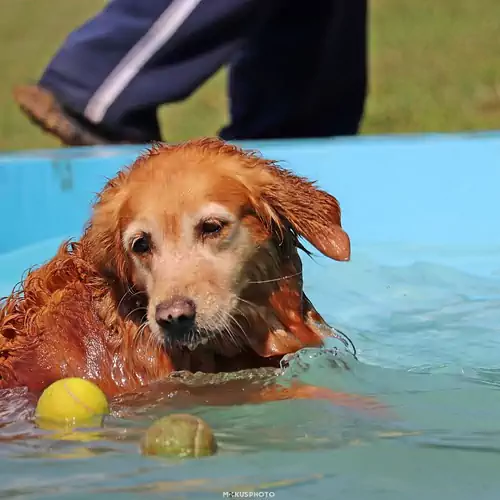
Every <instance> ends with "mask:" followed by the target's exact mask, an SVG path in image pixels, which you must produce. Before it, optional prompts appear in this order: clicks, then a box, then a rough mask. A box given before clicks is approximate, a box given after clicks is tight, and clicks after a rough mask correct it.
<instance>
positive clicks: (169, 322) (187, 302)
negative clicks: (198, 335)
mask: <svg viewBox="0 0 500 500" xmlns="http://www.w3.org/2000/svg"><path fill="white" fill-rule="evenodd" d="M195 318H196V305H195V303H194V302H193V301H192V300H191V299H188V298H185V297H177V298H175V299H173V300H171V301H168V302H162V303H161V304H158V306H157V307H156V317H155V319H156V322H157V323H158V325H159V326H160V327H161V328H163V329H164V330H165V331H166V332H168V333H171V334H174V335H182V334H185V333H188V332H189V330H191V328H193V326H194V321H195Z"/></svg>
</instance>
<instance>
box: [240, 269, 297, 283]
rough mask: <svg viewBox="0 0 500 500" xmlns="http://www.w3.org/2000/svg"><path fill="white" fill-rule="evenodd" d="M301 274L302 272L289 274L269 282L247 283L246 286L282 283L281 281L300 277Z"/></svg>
mask: <svg viewBox="0 0 500 500" xmlns="http://www.w3.org/2000/svg"><path fill="white" fill-rule="evenodd" d="M301 274H302V271H299V272H298V273H295V274H290V275H288V276H281V277H280V278H273V279H269V280H260V281H249V282H248V284H249V285H258V284H261V283H273V282H275V281H282V280H287V279H290V278H295V277H296V276H300V275H301Z"/></svg>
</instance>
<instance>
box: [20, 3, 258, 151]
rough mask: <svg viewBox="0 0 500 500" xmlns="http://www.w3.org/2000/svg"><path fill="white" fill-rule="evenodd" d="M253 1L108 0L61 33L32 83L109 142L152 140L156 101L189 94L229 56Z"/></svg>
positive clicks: (155, 129)
mask: <svg viewBox="0 0 500 500" xmlns="http://www.w3.org/2000/svg"><path fill="white" fill-rule="evenodd" d="M256 3H257V2H256V0H217V1H216V2H215V1H213V0H148V1H137V0H112V1H111V2H110V3H109V4H108V5H107V6H106V8H105V9H104V10H103V11H101V12H100V13H98V14H97V15H96V16H95V17H94V18H92V19H91V20H89V21H88V22H87V23H85V24H84V25H83V26H81V27H80V28H79V29H77V30H76V31H74V32H73V33H71V34H70V35H69V36H68V38H67V39H66V41H65V43H64V44H63V46H62V47H61V49H60V50H59V52H58V53H57V54H56V56H55V57H54V58H53V60H52V61H51V62H50V64H49V65H48V67H47V68H46V70H45V72H44V74H43V76H42V77H41V79H40V82H39V87H41V88H42V89H44V90H47V91H49V92H50V93H51V94H52V95H53V96H54V98H55V100H56V101H57V103H58V104H60V105H61V108H62V109H63V110H64V112H65V113H67V114H68V115H69V116H70V117H71V118H72V119H74V120H77V121H78V122H79V123H80V124H82V125H83V126H84V127H87V128H89V129H90V130H91V131H92V132H95V133H96V134H97V135H98V136H99V135H100V136H102V137H106V138H108V139H110V141H111V142H114V141H120V140H124V141H131V142H149V141H153V140H159V139H160V131H159V126H158V122H157V117H156V112H157V107H158V106H159V105H161V104H164V103H169V102H174V101H177V100H180V99H184V98H185V97H187V96H189V95H190V94H191V93H192V92H193V91H194V90H195V89H196V88H197V87H198V86H199V85H201V84H202V83H203V82H204V81H205V80H206V79H207V78H208V77H210V76H211V75H212V74H213V73H214V72H215V71H217V70H218V69H219V68H220V67H221V65H222V64H224V63H225V62H226V61H227V60H228V59H229V57H230V55H231V54H232V53H233V52H234V51H235V50H236V49H237V48H238V45H239V43H240V41H241V39H242V37H243V36H244V35H245V32H246V29H247V26H248V25H249V24H250V23H251V20H252V18H253V17H254V11H255V4H256ZM249 20H250V22H249ZM28 97H29V99H31V100H30V101H29V102H28V105H29V106H32V105H33V102H36V96H34V95H30V96H28ZM18 100H19V99H18ZM34 118H35V119H38V118H39V117H38V116H34ZM38 121H40V120H38ZM42 125H44V124H42ZM52 132H53V131H52Z"/></svg>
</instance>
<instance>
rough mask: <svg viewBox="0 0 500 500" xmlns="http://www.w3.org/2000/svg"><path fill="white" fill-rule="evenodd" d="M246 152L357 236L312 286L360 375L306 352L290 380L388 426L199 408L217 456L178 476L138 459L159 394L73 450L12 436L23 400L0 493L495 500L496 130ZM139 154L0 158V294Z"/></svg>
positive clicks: (303, 411) (333, 416) (8, 428)
mask: <svg viewBox="0 0 500 500" xmlns="http://www.w3.org/2000/svg"><path fill="white" fill-rule="evenodd" d="M245 146H248V147H252V148H258V149H260V150H261V151H262V153H263V154H264V155H265V156H267V157H270V158H273V159H277V160H282V162H283V164H284V166H288V167H289V168H292V169H294V170H295V171H297V172H298V173H301V174H303V175H307V176H309V177H311V178H315V179H318V180H319V183H320V185H321V186H322V187H324V188H325V189H327V190H328V191H331V192H332V193H333V194H334V195H335V196H336V197H337V198H338V199H339V201H340V203H341V206H342V209H343V225H344V227H345V229H346V230H347V231H348V232H349V234H350V236H351V240H352V248H353V255H352V260H351V262H349V263H337V262H332V261H328V260H327V259H326V258H323V257H319V256H317V255H315V257H314V259H308V258H305V259H304V264H305V283H306V291H307V292H308V294H309V295H310V296H311V298H312V301H313V303H314V304H315V305H316V306H317V308H318V310H319V311H320V312H321V313H322V314H323V315H324V316H325V317H326V319H327V320H328V321H329V322H330V323H332V324H334V325H335V326H337V327H339V328H340V329H341V330H342V331H345V332H346V333H347V334H348V335H349V336H350V337H351V338H352V340H353V341H354V343H355V345H356V347H357V350H358V357H359V361H358V362H354V361H353V360H350V359H348V361H347V362H348V364H349V367H350V370H345V369H342V368H340V367H339V366H338V365H336V364H335V362H334V361H335V360H334V359H332V358H331V356H330V355H329V354H328V353H319V352H317V351H305V352H304V353H302V354H301V356H300V358H301V360H302V361H304V362H303V363H298V362H292V365H291V367H290V370H292V371H293V370H294V371H295V372H297V373H299V375H300V376H301V377H302V378H303V379H304V380H306V381H309V382H313V383H318V384H320V385H324V386H328V387H331V388H333V389H339V390H344V391H352V392H356V393H361V394H370V395H374V396H376V397H377V398H379V399H380V400H382V401H384V402H385V403H386V404H388V405H390V407H391V408H392V409H393V413H394V415H395V417H394V418H390V419H375V418H369V417H367V416H362V415H358V414H353V413H350V412H346V411H345V410H342V409H336V408H332V407H331V406H329V405H327V404H325V403H323V402H311V401H294V402H280V403H272V404H267V405H260V406H242V407H232V408H214V407H203V406H200V407H198V408H195V409H194V410H193V411H192V413H196V414H198V415H200V416H202V417H203V418H205V419H206V420H207V421H208V422H209V423H210V424H211V425H212V426H213V427H214V429H215V431H216V434H217V437H218V440H219V442H220V444H221V451H220V453H219V454H218V455H217V456H215V457H212V458H208V459H203V460H191V461H185V462H172V461H166V460H154V459H149V458H144V457H142V456H140V454H139V453H138V450H137V443H138V438H139V436H140V435H141V433H142V431H143V430H144V428H145V427H146V426H147V425H148V424H149V423H150V422H151V420H152V419H153V418H156V417H159V416H161V415H164V414H166V413H168V412H169V401H168V398H167V397H166V396H165V397H158V395H156V396H155V398H154V399H150V400H147V397H146V401H145V403H144V404H143V405H141V406H140V407H137V405H135V406H134V408H135V409H133V408H130V409H128V411H126V409H125V410H123V407H119V406H118V407H115V408H118V409H120V408H121V413H117V415H116V416H115V417H114V418H112V419H110V421H109V422H108V423H107V425H106V428H105V430H104V432H103V433H102V435H101V436H100V438H99V439H95V440H87V441H86V440H84V439H82V440H81V441H76V442H75V441H49V440H42V439H39V438H38V436H37V435H36V433H34V431H33V428H32V426H31V424H30V423H29V422H25V421H22V420H16V421H14V422H12V421H11V420H12V415H13V414H17V415H22V414H23V412H24V411H25V410H26V408H25V407H24V406H23V403H22V401H23V399H22V397H20V398H17V399H16V400H15V401H16V403H15V404H17V405H18V406H17V407H15V408H14V409H13V408H12V407H10V409H9V412H7V411H2V413H0V418H1V419H2V420H1V421H0V424H1V425H2V427H1V428H0V440H1V441H2V445H1V446H0V496H11V497H13V498H21V497H22V498H37V499H42V498H58V497H60V498H82V499H83V498H88V497H89V496H90V495H92V496H93V498H136V497H137V496H138V495H142V494H145V493H147V494H149V495H150V496H157V497H158V498H165V497H175V498H191V497H196V498H223V497H224V496H223V492H229V491H235V490H246V491H250V490H255V489H257V490H258V491H259V492H260V497H261V498H264V497H266V496H267V497H268V498H269V497H270V496H272V495H273V494H274V497H275V498H277V499H278V498H332V497H333V496H339V495H342V497H343V498H347V499H359V498H365V497H368V496H369V497H370V498H383V499H398V500H400V499H403V498H404V499H411V498H415V499H417V498H418V499H420V498H421V497H422V496H427V497H430V498H448V497H449V498H454V499H470V498H472V497H475V498H481V499H483V498H485V499H486V498H492V499H493V498H495V499H496V498H498V492H499V491H500V475H499V474H498V472H497V469H498V466H497V463H496V460H495V458H496V456H495V453H498V452H499V451H500V419H499V415H500V398H499V399H497V397H498V396H499V395H500V392H499V387H500V363H499V362H498V358H499V352H500V335H499V330H500V327H499V325H500V231H498V229H497V228H498V220H500V197H499V196H498V194H497V192H498V187H499V186H500V168H499V167H500V134H476V135H470V136H468V135H462V136H461V135H450V136H449V135H444V136H443V135H436V136H424V137H421V136H406V137H405V136H403V137H378V138H356V139H350V140H347V139H346V140H321V141H298V142H297V141H284V142H263V143H253V144H247V145H245ZM138 151H139V149H138V148H135V147H117V148H102V149H101V148H97V149H86V148H82V149H67V150H57V151H41V152H33V153H19V154H10V155H4V156H0V206H1V208H2V213H3V214H4V217H3V231H2V238H1V239H0V294H1V295H5V294H7V293H9V292H10V289H11V288H12V286H13V285H14V284H15V283H16V282H17V281H19V279H20V277H21V275H22V273H23V272H24V271H25V270H26V269H27V268H28V267H30V266H32V265H37V264H40V263H42V262H43V261H44V260H46V259H48V258H50V257H51V256H52V254H53V252H54V250H55V249H56V248H57V246H58V244H59V243H60V242H61V241H62V239H64V238H67V237H71V236H73V237H78V235H79V234H80V231H81V227H82V225H83V223H84V221H85V220H86V218H87V217H88V215H89V213H90V212H89V202H90V201H91V200H92V198H93V195H94V193H95V192H97V191H99V189H100V188H101V187H102V185H103V183H104V182H105V178H106V177H110V176H112V175H113V174H114V173H115V172H116V170H117V169H118V168H120V167H121V166H123V165H125V164H127V163H129V162H130V161H132V160H133V158H134V157H135V156H136V155H137V153H138ZM125 408H126V407H125ZM4 409H5V406H3V409H2V410H4ZM28 409H29V408H28ZM20 436H21V437H20Z"/></svg>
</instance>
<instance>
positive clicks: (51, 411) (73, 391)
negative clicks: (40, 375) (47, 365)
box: [35, 377, 109, 430]
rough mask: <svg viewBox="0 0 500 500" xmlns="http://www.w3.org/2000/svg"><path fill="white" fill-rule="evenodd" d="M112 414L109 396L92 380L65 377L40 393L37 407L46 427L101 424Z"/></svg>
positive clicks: (38, 417) (57, 427)
mask: <svg viewBox="0 0 500 500" xmlns="http://www.w3.org/2000/svg"><path fill="white" fill-rule="evenodd" d="M108 414H109V406H108V400H107V399H106V396H105V395H104V393H103V392H102V391H101V389H99V387H97V386H96V385H95V384H93V383H92V382H89V381H88V380H84V379H81V378H76V377H75V378H65V379H61V380H58V381H57V382H54V383H53V384H51V385H50V386H49V387H47V388H46V389H45V391H44V392H43V393H42V395H41V396H40V399H39V400H38V404H37V407H36V411H35V418H36V422H37V424H38V426H39V427H41V428H42V429H50V430H54V429H61V428H74V427H99V426H101V425H102V421H103V418H104V416H105V415H108Z"/></svg>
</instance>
